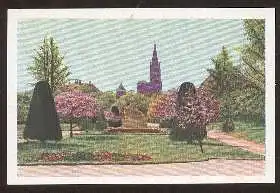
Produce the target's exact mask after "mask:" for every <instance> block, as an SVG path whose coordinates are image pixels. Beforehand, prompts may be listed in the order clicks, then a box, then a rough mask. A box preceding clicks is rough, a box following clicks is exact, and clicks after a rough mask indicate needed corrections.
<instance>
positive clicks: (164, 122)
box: [159, 119, 172, 128]
mask: <svg viewBox="0 0 280 193" xmlns="http://www.w3.org/2000/svg"><path fill="white" fill-rule="evenodd" d="M159 127H160V128H172V120H171V119H165V120H161V121H160V122H159Z"/></svg>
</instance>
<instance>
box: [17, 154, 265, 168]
mask: <svg viewBox="0 0 280 193" xmlns="http://www.w3.org/2000/svg"><path fill="white" fill-rule="evenodd" d="M210 160H254V161H265V156H262V155H260V158H238V157H237V158H223V157H210V158H204V159H199V160H188V161H140V162H137V161H135V162H129V161H119V162H113V161H107V162H90V161H79V162H70V161H68V162H67V161H63V162H61V161H60V162H31V163H18V164H17V166H40V165H42V166H46V165H69V166H74V165H147V164H153V165H154V164H173V163H191V162H204V161H210Z"/></svg>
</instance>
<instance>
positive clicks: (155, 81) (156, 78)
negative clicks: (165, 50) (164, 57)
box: [137, 44, 162, 94]
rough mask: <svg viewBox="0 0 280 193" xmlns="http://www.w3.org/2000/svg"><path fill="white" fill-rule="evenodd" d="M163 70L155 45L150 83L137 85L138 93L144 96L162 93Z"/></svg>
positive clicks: (141, 82) (143, 82) (142, 82)
mask: <svg viewBox="0 0 280 193" xmlns="http://www.w3.org/2000/svg"><path fill="white" fill-rule="evenodd" d="M161 90H162V81H161V70H160V62H159V61H158V57H157V50H156V44H154V51H153V57H152V61H151V62H150V82H146V81H139V82H138V83H137V92H138V93H142V94H151V93H155V92H161Z"/></svg>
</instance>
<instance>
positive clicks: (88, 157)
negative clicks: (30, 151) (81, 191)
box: [37, 152, 152, 162]
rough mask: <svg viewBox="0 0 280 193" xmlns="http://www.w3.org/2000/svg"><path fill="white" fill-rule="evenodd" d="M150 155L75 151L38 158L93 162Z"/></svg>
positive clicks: (45, 154) (52, 160) (135, 159)
mask: <svg viewBox="0 0 280 193" xmlns="http://www.w3.org/2000/svg"><path fill="white" fill-rule="evenodd" d="M149 160H152V158H151V156H148V155H141V154H130V153H112V152H94V153H90V152H75V153H70V152H68V153H66V152H59V153H42V154H41V156H40V158H39V160H37V161H41V162H56V161H95V162H108V161H109V162H110V161H111V162H117V161H149Z"/></svg>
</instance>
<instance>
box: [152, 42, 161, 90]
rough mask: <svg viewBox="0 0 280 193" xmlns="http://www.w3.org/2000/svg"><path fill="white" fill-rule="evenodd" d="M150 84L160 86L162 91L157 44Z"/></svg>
mask: <svg viewBox="0 0 280 193" xmlns="http://www.w3.org/2000/svg"><path fill="white" fill-rule="evenodd" d="M150 83H151V84H154V85H159V86H160V90H161V89H162V82H161V71H160V62H159V61H158V57H157V50H156V44H154V51H153V57H152V61H151V62H150Z"/></svg>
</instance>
